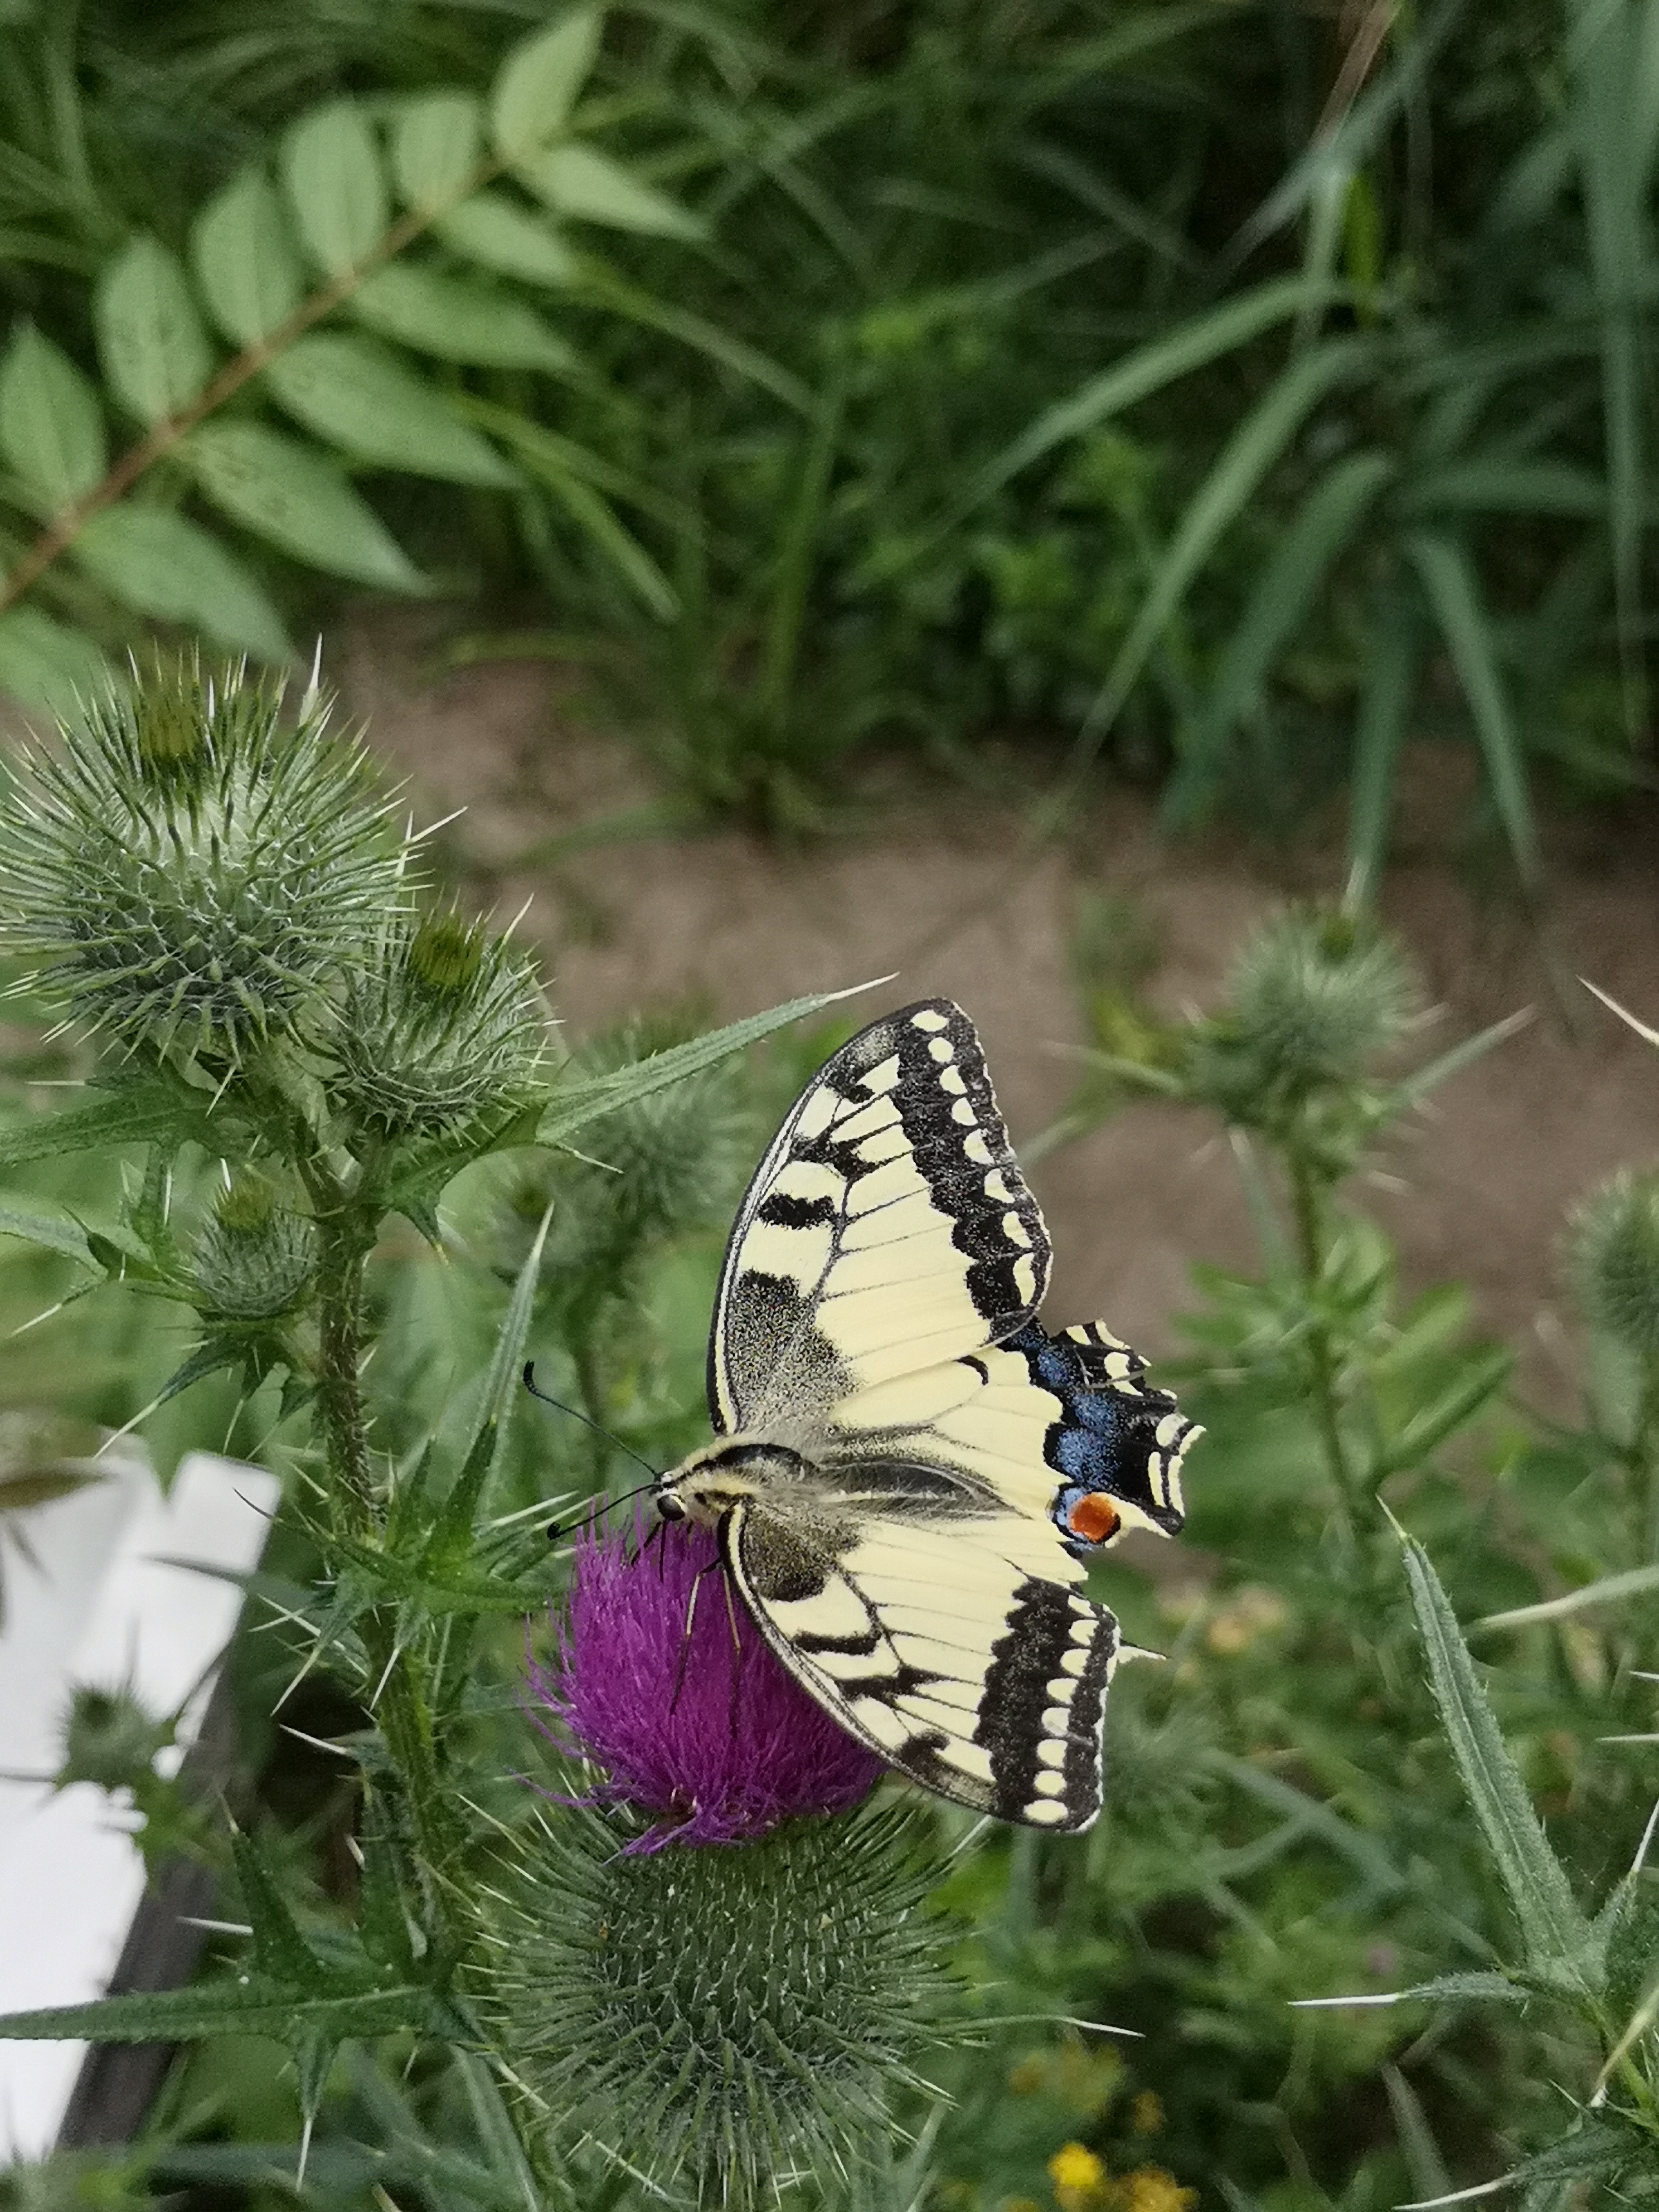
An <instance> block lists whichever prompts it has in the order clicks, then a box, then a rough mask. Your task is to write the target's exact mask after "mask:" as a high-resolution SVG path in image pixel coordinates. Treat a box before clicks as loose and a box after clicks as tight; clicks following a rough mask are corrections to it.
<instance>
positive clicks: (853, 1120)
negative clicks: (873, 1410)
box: [708, 999, 1049, 1435]
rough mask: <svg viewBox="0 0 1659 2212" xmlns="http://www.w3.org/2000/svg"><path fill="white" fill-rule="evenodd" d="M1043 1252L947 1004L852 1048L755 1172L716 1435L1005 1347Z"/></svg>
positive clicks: (713, 1381)
mask: <svg viewBox="0 0 1659 2212" xmlns="http://www.w3.org/2000/svg"><path fill="white" fill-rule="evenodd" d="M1048 1258H1049V1246H1048V1233H1047V1231H1045V1229H1044V1227H1043V1224H1042V1215H1041V1213H1040V1212H1038V1210H1037V1206H1036V1200H1034V1199H1033V1198H1032V1197H1031V1194H1030V1192H1029V1191H1028V1190H1027V1188H1026V1187H1025V1182H1024V1177H1023V1176H1022V1175H1021V1174H1020V1170H1019V1164H1018V1161H1017V1160H1016V1159H1015V1158H1014V1155H1013V1151H1012V1147H1011V1146H1010V1145H1009V1142H1008V1136H1007V1132H1006V1128H1005V1127H1004V1126H1003V1121H1002V1116H1001V1115H1000V1113H999V1111H998V1109H997V1104H996V1100H995V1098H994V1096H993V1094H992V1091H991V1085H990V1079H989V1078H988V1076H987V1074H986V1072H985V1055H984V1054H983V1052H982V1051H981V1048H980V1043H979V1039H978V1036H976V1034H975V1030H974V1026H973V1024H972V1023H971V1022H969V1019H968V1018H967V1016H966V1015H965V1014H963V1012H962V1011H961V1009H960V1008H959V1007H957V1006H953V1005H952V1004H951V1002H950V1001H949V1000H944V999H939V1000H922V1001H921V1002H919V1003H918V1004H917V1005H915V1006H905V1007H902V1008H901V1009H900V1010H899V1011H898V1012H896V1013H892V1014H886V1015H884V1016H883V1017H882V1018H881V1019H880V1020H879V1021H876V1022H872V1023H871V1024H870V1025H869V1027H868V1028H867V1029H865V1030H860V1033H859V1034H858V1036H855V1037H854V1038H853V1039H852V1040H851V1041H850V1042H848V1043H847V1044H845V1045H843V1046H842V1048H841V1050H840V1051H839V1052H838V1053H836V1054H835V1056H834V1058H833V1059H831V1060H829V1062H828V1063H827V1065H826V1066H824V1067H823V1069H822V1071H821V1072H820V1073H819V1074H818V1076H817V1078H816V1079H815V1080H814V1081H813V1082H812V1083H811V1084H810V1085H808V1086H807V1088H806V1090H805V1091H804V1092H803V1094H802V1096H801V1097H800V1098H799V1101H798V1102H797V1103H796V1105H795V1107H794V1109H793V1112H792V1113H791V1114H790V1115H789V1117H788V1119H787V1121H785V1123H784V1125H783V1127H782V1128H781V1130H780V1131H779V1133H778V1135H777V1137H776V1139H775V1140H774V1142H773V1144H772V1146H771V1149H770V1150H769V1152H768V1153H767V1155H766V1158H764V1160H763V1161H762V1163H761V1164H760V1167H759V1168H758V1169H757V1171H756V1174H755V1176H754V1178H753V1180H752V1182H750V1186H749V1189H748V1191H747V1193H746V1194H745V1195H744V1201H743V1205H742V1206H741V1207H740V1209H739V1211H738V1218H737V1221H736V1223H735V1224H734V1225H733V1228H732V1237H731V1240H730V1243H728V1245H727V1247H726V1261H725V1265H724V1267H722V1269H721V1273H720V1290H719V1293H718V1296H717V1297H716V1301H715V1308H714V1328H713V1330H712V1332H711V1335H710V1341H709V1355H708V1402H709V1412H710V1414H711V1417H712V1419H713V1420H714V1427H715V1430H716V1431H717V1433H720V1434H722V1435H729V1434H732V1432H734V1431H739V1430H744V1431H756V1430H769V1431H770V1430H774V1429H776V1428H777V1427H779V1426H780V1425H785V1424H788V1425H797V1426H798V1425H800V1424H801V1423H803V1422H805V1421H807V1420H810V1419H812V1418H813V1417H815V1416H817V1417H821V1416H823V1415H825V1414H827V1413H829V1410H830V1409H831V1408H832V1407H835V1406H836V1405H838V1404H841V1403H842V1402H844V1401H847V1400H848V1399H851V1398H853V1397H854V1396H855V1395H857V1394H858V1393H859V1392H860V1391H864V1390H868V1389H874V1388H877V1387H878V1386H879V1385H881V1384H883V1383H889V1382H891V1381H893V1380H895V1379H896V1378H898V1377H902V1376H907V1375H911V1374H915V1372H917V1371H918V1370H926V1369H929V1368H933V1367H935V1366H937V1365H939V1364H941V1363H942V1362H946V1361H949V1360H951V1359H955V1358H959V1357H960V1356H961V1355H962V1354H963V1353H965V1352H973V1351H975V1350H977V1349H978V1348H980V1347H981V1346H987V1345H990V1344H994V1343H995V1342H997V1341H998V1340H1000V1338H1002V1337H1004V1336H1006V1335H1008V1334H1012V1332H1013V1331H1014V1330H1016V1329H1018V1328H1019V1327H1020V1326H1021V1325H1022V1324H1023V1323H1024V1322H1026V1321H1028V1320H1029V1319H1030V1316H1031V1315H1032V1314H1033V1313H1035V1311H1036V1308H1037V1305H1038V1304H1040V1302H1041V1300H1042V1293H1043V1291H1044V1289H1045V1287H1046V1285H1047V1281H1048Z"/></svg>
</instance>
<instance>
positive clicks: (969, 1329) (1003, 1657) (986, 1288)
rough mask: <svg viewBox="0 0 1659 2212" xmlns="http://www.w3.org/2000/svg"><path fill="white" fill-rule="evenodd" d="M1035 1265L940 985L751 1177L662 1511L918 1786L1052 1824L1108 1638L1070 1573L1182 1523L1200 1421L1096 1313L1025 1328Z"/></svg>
mask: <svg viewBox="0 0 1659 2212" xmlns="http://www.w3.org/2000/svg"><path fill="white" fill-rule="evenodd" d="M1048 1261H1049V1243H1048V1231H1046V1230H1045V1228H1044V1227H1043V1223H1042V1215H1041V1213H1040V1212H1038V1211H1037V1206H1036V1200H1034V1199H1033V1198H1032V1196H1031V1194H1030V1191H1029V1190H1028V1189H1027V1188H1026V1187H1025V1182H1024V1177H1023V1176H1021V1174H1020V1170H1019V1165H1018V1162H1017V1161H1016V1159H1015V1158H1014V1155H1013V1152H1012V1148H1011V1146H1010V1145H1009V1142H1008V1137H1007V1133H1006V1130H1005V1128H1004V1127H1003V1123H1002V1117H1001V1115H1000V1114H999V1112H998V1110H997V1105H996V1101H995V1099H994V1097H993V1096H992V1092H991V1085H990V1081H989V1079H988V1078H987V1074H986V1072H985V1055H984V1054H983V1052H982V1051H981V1048H980V1042H979V1039H978V1037H977V1036H976V1035H975V1031H974V1027H973V1024H972V1023H971V1022H969V1019H968V1018H967V1016H966V1015H965V1014H964V1013H963V1012H962V1010H961V1009H960V1007H958V1006H953V1005H952V1004H951V1001H950V1000H945V999H928V1000H922V1001H921V1002H920V1003H919V1004H918V1005H915V1006H905V1007H902V1008H901V1009H900V1011H899V1012H896V1013H891V1014H884V1015H883V1016H882V1018H881V1019H880V1020H879V1021H876V1022H872V1023H871V1024H870V1026H869V1027H868V1028H867V1029H866V1030H860V1033H859V1035H858V1036H855V1037H854V1038H853V1039H852V1041H851V1042H850V1043H848V1044H846V1045H843V1046H842V1049H841V1050H840V1051H839V1052H838V1053H836V1055H835V1057H834V1058H833V1059H832V1060H829V1063H828V1064H827V1065H826V1066H824V1067H823V1069H822V1070H820V1072H819V1073H818V1074H817V1077H816V1078H815V1079H814V1080H813V1081H812V1082H811V1083H810V1084H809V1085H807V1087H806V1090H805V1092H804V1093H803V1094H802V1096H801V1097H800V1098H799V1099H798V1100H797V1102H796V1103H795V1105H794V1107H793V1110H792V1111H791V1113H790V1114H789V1115H788V1117H787V1120H786V1121H785V1122H784V1124H783V1127H781V1129H780V1130H779V1132H778V1133H777V1136H776V1137H775V1139H774V1140H773V1144H772V1146H771V1149H770V1151H769V1152H768V1153H767V1155H766V1157H765V1158H764V1159H763V1161H762V1162H761V1164H760V1166H759V1168H758V1169H757V1170H756V1173H755V1176H754V1179H753V1181H752V1182H750V1186H749V1189H748V1191H747V1193H746V1194H745V1195H744V1200H743V1204H742V1206H741V1207H740V1208H739V1209H738V1218H737V1220H736V1222H735V1224H734V1225H733V1227H732V1236H731V1241H730V1243H729V1244H728V1245H727V1248H726V1261H725V1265H724V1267H723V1268H722V1270H721V1274H720V1289H719V1293H718V1296H717V1298H716V1302H715V1307H714V1323H713V1328H712V1330H711V1333H710V1340H709V1347H708V1405H709V1412H710V1415H711V1417H712V1419H713V1422H714V1431H715V1441H714V1443H712V1444H710V1445H708V1446H707V1447H706V1448H705V1449H702V1450H701V1451H698V1452H696V1453H694V1454H693V1455H692V1456H691V1457H690V1459H688V1460H686V1461H685V1462H684V1463H683V1464H682V1465H681V1466H679V1467H678V1468H673V1469H671V1471H670V1472H669V1473H668V1474H665V1475H663V1476H662V1477H661V1478H660V1479H659V1484H658V1486H657V1492H656V1503H657V1506H658V1510H659V1512H660V1513H661V1515H662V1516H663V1517H664V1518H665V1519H667V1520H671V1521H674V1520H682V1519H686V1518H690V1519H691V1520H693V1521H696V1522H702V1523H703V1524H705V1525H708V1526H711V1527H713V1528H715V1529H717V1530H718V1532H719V1538H720V1555H721V1558H722V1560H723V1561H724V1564H725V1567H726V1572H727V1573H728V1575H729V1576H730V1577H731V1579H732V1583H735V1585H736V1587H737V1589H738V1593H739V1595H741V1597H742V1599H743V1601H744V1603H745V1604H746V1605H747V1607H749V1610H750V1613H752V1614H753V1616H754V1618H755V1620H756V1622H757V1625H758V1626H759V1628H760V1630H761V1632H762V1633H763V1636H764V1637H765V1638H766V1640H767V1642H768V1643H769V1644H770V1645H771V1647H772V1649H773V1650H774V1651H775V1652H776V1654H777V1656H778V1657H779V1658H780V1659H781V1661H782V1662H783V1663H784V1665H785V1666H786V1667H787V1668H788V1669H789V1671H790V1673H791V1674H793V1675H794V1676H795V1678H796V1679H797V1680H799V1682H800V1683H801V1684H802V1685H803V1686H804V1687H805V1689H806V1690H807V1691H809V1692H811V1695H812V1696H813V1697H814V1698H816V1699H817V1701H818V1702H819V1704H820V1705H823V1706H824V1707H825V1708H826V1709H827V1711H829V1712H830V1713H831V1714H833V1716H834V1717H835V1718H836V1720H837V1721H839V1722H840V1723H841V1724H842V1727H843V1728H845V1729H849V1730H850V1731H851V1733H852V1734H853V1735H855V1736H858V1737H860V1738H861V1739H862V1740H863V1741H864V1742H866V1743H867V1744H868V1745H869V1746H870V1747H872V1749H873V1750H874V1751H876V1752H878V1753H879V1754H880V1755H881V1756H882V1757H883V1758H884V1759H887V1760H889V1761H890V1763H891V1764H892V1765H894V1766H896V1767H899V1768H901V1769H902V1771H904V1772H905V1773H906V1774H908V1775H909V1776H910V1777H912V1778H913V1779H914V1780H915V1781H917V1782H919V1783H921V1784H923V1785H924V1786H925V1787H926V1788H927V1789H929V1790H936V1791H937V1792H938V1793H939V1795H940V1796H944V1797H949V1798H952V1799H954V1800H955V1801H956V1802H957V1803H958V1804H963V1805H968V1806H971V1807H973V1808H975V1810H977V1811H980V1812H983V1813H989V1814H994V1816H995V1817H996V1818H998V1819H1000V1820H1015V1821H1021V1822H1024V1823H1025V1824H1027V1825H1028V1826H1032V1827H1037V1828H1050V1829H1054V1830H1059V1831H1066V1830H1077V1829H1080V1828H1085V1827H1087V1826H1088V1825H1089V1823H1090V1822H1091V1820H1093V1819H1094V1817H1095V1815H1096V1814H1097V1812H1098V1811H1099V1809H1100V1790H1101V1784H1100V1735H1101V1718H1102V1711H1103V1704H1104V1699H1105V1694H1106V1689H1107V1686H1108V1684H1109V1681H1110V1680H1111V1675H1112V1671H1113V1668H1115V1665H1116V1663H1117V1661H1118V1658H1119V1656H1121V1650H1122V1644H1121V1638H1120V1636H1119V1632H1118V1624H1117V1622H1116V1620H1115V1618H1114V1617H1113V1615H1112V1614H1111V1613H1109V1611H1108V1610H1107V1608H1106V1607H1104V1606H1103V1605H1099V1604H1097V1603H1096V1602H1095V1601H1093V1600H1092V1599H1091V1598H1089V1597H1086V1596H1085V1595H1084V1594H1083V1591H1082V1589H1081V1584H1082V1583H1083V1581H1084V1577H1085V1572H1086V1569H1087V1565H1088V1562H1089V1561H1090V1560H1091V1559H1093V1558H1095V1557H1096V1556H1097V1554H1099V1553H1101V1552H1103V1550H1104V1549H1105V1547H1107V1546H1108V1545H1109V1544H1111V1543H1113V1542H1114V1541H1115V1540H1116V1538H1117V1537H1118V1536H1119V1535H1120V1534H1121V1532H1122V1531H1123V1530H1124V1529H1126V1528H1152V1529H1156V1530H1158V1533H1159V1534H1163V1535H1173V1534H1175V1533H1176V1530H1177V1529H1178V1528H1180V1526H1181V1523H1182V1497H1181V1462H1182V1455H1183V1453H1184V1452H1185V1451H1186V1449H1187V1447H1188V1444H1190V1443H1191V1442H1192V1440H1193V1438H1194V1436H1196V1435H1197V1434H1198V1433H1199V1431H1197V1430H1196V1429H1194V1427H1193V1426H1192V1425H1191V1424H1190V1423H1189V1422H1188V1421H1187V1420H1186V1419H1183V1417H1182V1414H1181V1413H1179V1412H1178V1411H1177V1410H1176V1402H1175V1400H1174V1399H1173V1398H1172V1397H1170V1395H1169V1394H1168V1393H1167V1392H1165V1391H1163V1390H1157V1389H1153V1388H1152V1386H1151V1385H1150V1384H1149V1383H1147V1382H1146V1364H1145V1362H1144V1361H1143V1360H1141V1359H1140V1358H1138V1357H1137V1355H1136V1354H1135V1353H1134V1352H1132V1351H1130V1350H1129V1348H1128V1346H1127V1345H1125V1344H1122V1343H1121V1342H1120V1341H1119V1340H1118V1339H1117V1338H1116V1337H1115V1336H1113V1335H1112V1334H1110V1332H1109V1330H1107V1329H1106V1328H1103V1327H1102V1326H1101V1325H1100V1324H1099V1323H1097V1322H1090V1323H1085V1324H1084V1325H1083V1326H1082V1327H1080V1328H1067V1329H1064V1330H1062V1331H1061V1332H1060V1334H1059V1335H1057V1336H1050V1335H1049V1334H1048V1332H1047V1331H1046V1330H1045V1329H1044V1328H1042V1325H1041V1324H1040V1323H1039V1322H1038V1321H1037V1319H1036V1311H1037V1308H1038V1306H1039V1305H1040V1304H1041V1303H1042V1295H1043V1291H1044V1289H1045V1287H1046V1285H1047V1282H1048Z"/></svg>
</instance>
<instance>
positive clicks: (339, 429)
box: [264, 331, 519, 484]
mask: <svg viewBox="0 0 1659 2212" xmlns="http://www.w3.org/2000/svg"><path fill="white" fill-rule="evenodd" d="M264 383H265V385H266V386H267V388H268V389H269V390H270V392H271V394H272V396H273V397H274V398H276V400H278V401H279V402H280V403H281V404H282V405H283V407H285V408H286V409H287V410H288V411H289V414H290V415H292V416H294V417H295V419H296V421H298V422H302V423H303V424H304V425H305V427H306V428H307V430H313V431H314V432H315V433H316V434H317V435H318V436H319V437H320V438H326V439H327V440H328V441H330V443H331V444H332V445H335V446H337V447H340V448H341V450H342V451H343V453H347V454H348V455H349V457H350V458H351V459H354V460H359V461H368V462H372V463H374V464H375V465H378V466H380V467H381V468H393V469H404V470H407V471H409V473H410V475H412V476H423V477H441V478H442V479H443V480H444V481H445V482H447V483H468V484H513V483H517V482H518V481H519V478H518V475H517V472H516V471H514V470H513V469H511V468H509V467H508V465H507V463H506V462H505V461H504V460H503V459H501V455H500V454H499V453H497V452H496V451H495V447H493V446H492V445H491V444H490V443H489V441H488V439H486V438H482V437H480V436H479V435H478V433H477V431H476V430H474V429H471V428H469V427H468V426H467V424H466V423H465V422H459V421H458V420H457V419H456V417H455V416H454V414H453V412H452V411H451V410H450V408H449V407H448V405H447V404H446V402H445V401H444V399H443V398H442V396H441V394H440V393H438V392H435V391H434V390H433V389H432V387H431V386H429V385H428V384H425V383H422V380H421V379H420V378H419V377H418V376H416V374H414V373H413V372H412V371H411V370H410V369H408V368H404V365H403V363H402V362H400V361H399V360H398V358H397V356H395V355H394V354H392V353H389V352H387V351H386V349H385V347H383V346H381V345H380V344H379V343H377V341H376V340H374V338H368V337H356V335H354V334H352V333H350V332H347V331H315V332H313V334H312V335H311V336H310V337H303V338H301V339H299V340H297V341H296V343H295V344H293V345H291V346H289V347H288V348H287V349H286V350H285V351H283V352H282V353H280V354H278V355H277V356H276V359H275V360H274V361H273V362H271V363H270V366H269V367H268V368H266V369H265V370H264Z"/></svg>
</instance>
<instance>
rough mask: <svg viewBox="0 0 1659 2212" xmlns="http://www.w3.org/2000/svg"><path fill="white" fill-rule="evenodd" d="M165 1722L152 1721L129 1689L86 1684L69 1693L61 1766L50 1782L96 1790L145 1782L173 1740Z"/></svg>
mask: <svg viewBox="0 0 1659 2212" xmlns="http://www.w3.org/2000/svg"><path fill="white" fill-rule="evenodd" d="M172 1741H173V1723H172V1722H171V1721H170V1720H161V1721H158V1720H156V1719H155V1718H154V1717H152V1716H151V1715H150V1714H149V1713H147V1712H146V1711H144V1709H143V1706H142V1705H140V1704H139V1703H138V1700H137V1699H136V1698H135V1697H134V1696H133V1694H132V1692H131V1690H130V1689H127V1688H125V1686H123V1687H121V1688H118V1689H114V1690H99V1689H94V1688H91V1687H89V1686H86V1685H85V1684H82V1685H80V1686H77V1687H76V1689H75V1690H73V1691H72V1692H70V1709H69V1714H68V1717H67V1718H66V1719H65V1721H64V1763H63V1765H61V1766H60V1767H59V1768H58V1772H57V1775H56V1777H55V1780H56V1782H57V1784H58V1788H59V1789H60V1790H63V1789H66V1788H67V1787H68V1786H69V1784H70V1783H71V1782H91V1783H94V1784H96V1785H97V1787H98V1788H99V1789H100V1790H135V1789H137V1788H139V1787H141V1786H142V1785H143V1784H144V1783H146V1782H148V1781H149V1779H150V1778H151V1776H152V1773H153V1771H154V1769H155V1760H156V1757H157V1754H158V1753H161V1752H162V1751H165V1750H166V1749H167V1746H168V1745H169V1744H170V1743H171V1742H172Z"/></svg>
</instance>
